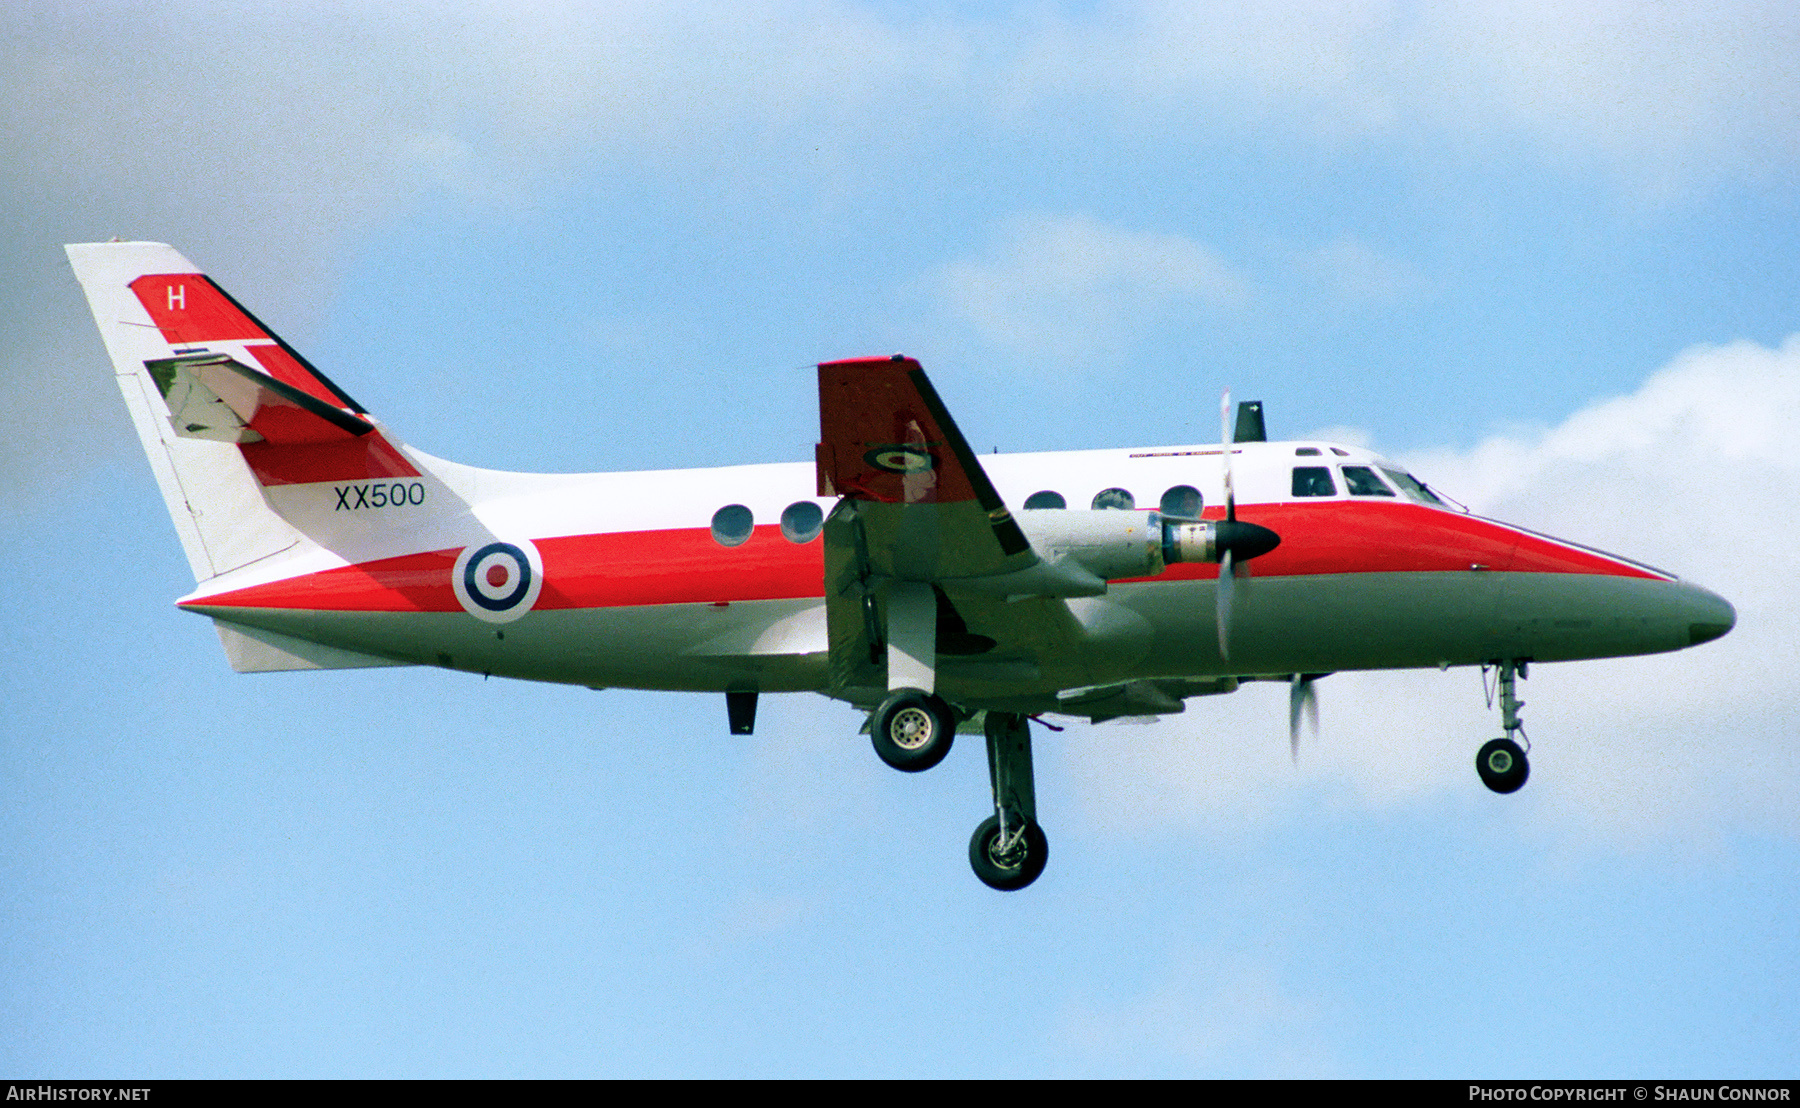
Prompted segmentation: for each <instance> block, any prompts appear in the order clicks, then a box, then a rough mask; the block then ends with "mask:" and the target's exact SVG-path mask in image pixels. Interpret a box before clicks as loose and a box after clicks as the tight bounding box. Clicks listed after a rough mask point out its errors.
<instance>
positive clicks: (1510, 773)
mask: <svg viewBox="0 0 1800 1108" xmlns="http://www.w3.org/2000/svg"><path fill="white" fill-rule="evenodd" d="M1526 671H1527V663H1525V662H1513V661H1505V662H1501V663H1500V681H1499V693H1500V726H1501V727H1502V728H1504V729H1505V731H1506V734H1505V735H1504V736H1503V737H1501V738H1498V739H1490V740H1488V741H1487V742H1486V743H1483V744H1482V747H1481V750H1480V751H1479V752H1478V753H1477V754H1476V755H1475V772H1476V773H1478V774H1480V775H1481V783H1482V784H1483V785H1486V786H1487V787H1488V788H1490V789H1492V790H1494V791H1495V792H1497V793H1514V792H1518V791H1519V789H1521V788H1522V787H1524V785H1525V779H1526V778H1528V777H1530V776H1531V763H1530V762H1529V761H1527V760H1526V758H1525V750H1526V748H1528V747H1529V746H1530V745H1531V740H1530V739H1529V738H1526V737H1525V725H1524V723H1523V722H1521V721H1520V719H1519V709H1520V708H1523V707H1524V706H1525V702H1524V701H1523V700H1520V699H1519V696H1518V691H1517V688H1516V686H1515V684H1514V677H1515V676H1517V677H1524V676H1526ZM1484 675H1485V667H1484ZM1514 735H1517V736H1518V737H1519V738H1521V739H1525V744H1524V746H1521V745H1520V744H1519V743H1518V742H1516V741H1514V739H1513V736H1514Z"/></svg>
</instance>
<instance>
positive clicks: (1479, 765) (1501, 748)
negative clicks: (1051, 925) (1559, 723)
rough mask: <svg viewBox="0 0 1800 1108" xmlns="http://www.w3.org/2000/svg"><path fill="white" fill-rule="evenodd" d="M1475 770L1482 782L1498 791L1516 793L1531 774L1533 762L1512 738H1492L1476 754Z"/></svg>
mask: <svg viewBox="0 0 1800 1108" xmlns="http://www.w3.org/2000/svg"><path fill="white" fill-rule="evenodd" d="M1475 772H1476V773H1478V774H1480V775H1481V783H1482V784H1483V785H1486V786H1487V787H1488V788H1490V789H1492V790H1494V791H1495V792H1497V793H1516V792H1518V791H1519V789H1521V788H1522V787H1524V784H1525V779H1526V778H1527V777H1530V776H1531V763H1530V762H1528V761H1526V760H1525V752H1524V751H1523V750H1521V749H1519V744H1518V743H1516V742H1513V741H1512V740H1511V739H1491V740H1489V741H1488V742H1486V743H1484V744H1483V745H1482V747H1481V750H1480V752H1479V753H1477V754H1476V755H1475Z"/></svg>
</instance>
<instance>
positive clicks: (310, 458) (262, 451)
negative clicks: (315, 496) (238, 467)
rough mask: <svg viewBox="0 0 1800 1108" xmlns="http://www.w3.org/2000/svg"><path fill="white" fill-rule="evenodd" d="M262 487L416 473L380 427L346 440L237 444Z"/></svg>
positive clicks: (418, 474)
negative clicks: (379, 429)
mask: <svg viewBox="0 0 1800 1108" xmlns="http://www.w3.org/2000/svg"><path fill="white" fill-rule="evenodd" d="M238 449H239V450H240V451H242V452H243V455H244V461H246V462H248V463H249V464H250V471H251V472H252V473H254V474H255V475H256V479H257V481H258V482H260V483H261V484H262V485H263V487H265V488H267V487H269V486H271V485H311V484H316V483H317V482H320V481H362V480H374V479H379V478H382V477H418V476H420V473H419V471H418V469H417V468H416V467H414V466H413V464H412V463H411V462H409V461H407V460H406V456H405V455H404V454H402V453H400V451H398V450H396V449H395V448H394V445H393V444H392V443H390V442H388V440H387V439H386V438H384V437H383V436H382V434H381V432H380V431H371V432H369V433H368V434H366V435H363V436H362V437H360V438H355V439H350V440H349V441H347V442H312V443H300V444H293V445H283V444H280V443H273V442H251V443H245V444H243V445H242V446H240V447H238Z"/></svg>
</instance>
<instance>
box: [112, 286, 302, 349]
mask: <svg viewBox="0 0 1800 1108" xmlns="http://www.w3.org/2000/svg"><path fill="white" fill-rule="evenodd" d="M131 291H132V292H134V293H137V298H138V300H139V301H140V302H141V303H142V304H143V305H144V310H145V311H147V312H149V313H150V321H151V322H152V323H154V324H156V326H157V329H158V330H160V331H161V332H162V333H163V338H164V339H165V340H166V341H167V342H168V344H169V345H170V346H187V345H189V344H192V343H198V342H230V341H236V340H240V339H266V338H268V337H269V334H268V332H267V331H265V330H263V328H262V327H261V326H260V325H259V324H257V322H256V321H255V320H253V319H251V318H250V317H249V316H248V315H246V314H245V313H244V312H243V311H241V310H239V309H238V307H237V306H236V305H235V304H232V303H231V302H230V301H228V300H226V299H225V298H224V297H223V296H221V295H219V289H218V286H216V285H214V284H213V283H212V282H211V281H209V280H207V279H206V277H205V276H204V275H203V274H199V273H147V274H145V275H144V276H142V277H139V278H138V279H137V280H135V281H133V282H131Z"/></svg>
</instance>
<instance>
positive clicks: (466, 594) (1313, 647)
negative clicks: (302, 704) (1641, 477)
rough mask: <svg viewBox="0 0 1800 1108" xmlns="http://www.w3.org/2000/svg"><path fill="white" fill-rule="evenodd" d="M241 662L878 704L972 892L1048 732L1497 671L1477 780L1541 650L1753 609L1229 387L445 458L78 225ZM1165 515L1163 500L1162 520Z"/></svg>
mask: <svg viewBox="0 0 1800 1108" xmlns="http://www.w3.org/2000/svg"><path fill="white" fill-rule="evenodd" d="M66 250H67V253H68V257H69V261H70V264H71V265H72V267H73V268H74V271H75V275H76V277H77V279H78V280H79V281H80V283H81V286H82V288H83V289H84V291H85V292H86V294H87V298H88V301H89V305H90V307H91V308H92V309H93V314H94V319H95V321H96V323H97V324H98V326H99V330H100V333H101V336H102V338H103V340H104V342H105V345H106V349H107V353H108V355H109V356H110V358H111V360H112V363H113V367H114V371H115V373H116V375H117V381H118V385H119V388H120V390H121V392H122V393H123V394H124V398H125V403H126V407H127V408H128V409H129V410H130V413H131V417H132V420H133V423H134V424H135V426H136V428H137V432H138V435H139V437H140V438H141V440H142V443H143V447H144V451H145V454H146V456H147V457H148V458H149V461H150V467H151V470H152V472H153V473H154V474H155V477H156V481H157V484H158V486H159V487H160V489H161V491H162V494H163V499H164V501H165V503H166V504H167V507H168V509H169V515H170V517H171V519H172V520H173V521H174V523H175V529H176V531H177V533H178V534H179V536H180V538H181V543H182V548H183V550H184V551H185V552H186V554H187V558H188V562H189V564H190V565H191V567H192V569H193V572H194V579H195V588H194V590H193V591H192V592H189V593H188V594H187V595H185V596H183V597H181V598H180V599H179V600H177V601H176V604H177V606H179V607H180V608H181V609H183V610H184V611H188V612H193V613H196V614H198V615H202V616H205V617H208V618H210V619H211V620H212V621H213V624H214V627H215V628H216V630H217V632H218V636H219V639H220V641H221V643H222V644H223V646H224V650H225V655H226V658H227V660H228V661H229V662H230V664H231V666H232V667H233V668H234V669H236V670H237V671H239V672H265V671H278V670H307V669H340V668H352V667H361V666H398V665H424V666H439V667H442V668H445V669H452V670H460V671H464V672H468V673H479V674H482V675H484V676H485V675H499V676H505V677H513V678H521V679H526V680H535V681H552V682H561V683H564V684H570V685H581V686H587V687H590V688H595V689H601V688H630V689H664V690H688V691H696V692H707V693H713V694H723V695H724V698H725V706H726V722H727V724H728V727H729V730H730V732H731V733H732V734H750V733H752V732H753V730H754V727H755V718H756V705H757V698H758V696H759V695H760V694H762V693H780V692H802V691H804V692H814V693H822V694H824V695H826V696H828V697H832V698H834V699H837V700H840V701H844V702H847V703H849V704H851V705H854V706H855V707H856V708H858V709H861V710H863V711H865V712H866V713H867V714H868V724H867V731H868V733H869V735H870V738H871V741H872V743H873V746H874V748H875V752H876V754H877V755H878V756H879V757H880V758H881V760H882V761H884V762H886V763H887V764H888V765H890V766H893V767H894V768H895V769H899V770H903V771H908V772H918V771H921V770H925V769H929V768H931V767H932V766H934V765H936V764H938V763H939V762H940V761H942V760H943V758H944V756H945V754H947V753H948V752H949V750H950V747H951V743H952V741H953V739H954V738H955V736H956V735H957V734H958V733H969V734H981V735H983V736H984V738H985V741H986V744H987V756H988V770H989V782H990V785H991V786H992V799H993V814H992V815H990V816H988V817H987V818H986V819H985V820H984V821H983V822H982V823H981V824H980V826H979V827H978V828H977V829H976V831H975V834H974V835H973V836H972V838H971V840H970V844H969V858H970V864H971V866H972V868H973V869H974V870H975V873H976V876H977V877H978V878H979V879H980V880H981V881H982V882H984V883H985V884H987V885H988V886H990V887H992V888H995V889H1000V890H1015V889H1020V888H1024V887H1025V886H1027V885H1030V884H1031V883H1032V882H1033V881H1034V880H1036V879H1037V878H1038V876H1039V875H1040V874H1041V873H1042V872H1043V870H1044V866H1045V863H1046V861H1047V859H1048V854H1049V844H1048V840H1047V838H1046V836H1045V834H1044V831H1043V829H1042V827H1040V826H1039V823H1038V817H1037V803H1036V793H1035V788H1034V779H1033V772H1032V754H1031V749H1032V748H1031V731H1030V724H1031V723H1032V722H1037V723H1039V724H1043V725H1047V726H1051V727H1053V728H1056V729H1059V730H1060V729H1061V728H1060V727H1058V726H1057V725H1056V724H1054V723H1051V721H1050V720H1049V719H1046V718H1045V717H1060V718H1071V719H1086V720H1089V721H1093V722H1099V721H1104V720H1110V719H1117V718H1120V717H1132V716H1162V715H1169V714H1174V713H1178V712H1181V711H1182V710H1183V709H1184V707H1185V701H1186V700H1187V699H1189V698H1191V697H1201V696H1213V695H1221V694H1227V693H1231V692H1234V691H1235V690H1237V689H1238V688H1240V687H1241V686H1242V685H1243V684H1244V683H1246V682H1250V681H1280V682H1285V683H1286V684H1287V685H1288V687H1289V739H1290V742H1291V743H1293V744H1295V749H1296V752H1297V744H1298V741H1299V734H1300V721H1301V718H1302V716H1311V717H1312V718H1313V721H1314V726H1315V727H1316V711H1317V700H1316V693H1315V692H1314V689H1313V685H1314V682H1316V681H1317V680H1318V679H1320V678H1321V677H1323V676H1326V675H1329V674H1331V673H1335V672H1341V671H1346V670H1379V669H1403V668H1414V667H1437V668H1439V669H1447V668H1449V667H1451V666H1479V667H1482V674H1483V679H1484V688H1486V687H1487V685H1486V680H1487V675H1488V673H1489V672H1490V670H1491V671H1493V672H1494V674H1495V680H1494V685H1493V692H1496V693H1497V694H1498V699H1499V703H1500V712H1501V729H1502V732H1503V734H1502V735H1501V736H1500V737H1498V738H1495V739H1492V740H1490V741H1488V742H1487V743H1485V744H1484V745H1482V746H1481V748H1480V749H1479V751H1478V752H1477V754H1476V770H1477V773H1478V775H1479V777H1480V779H1481V780H1482V782H1483V783H1484V784H1485V785H1486V786H1487V787H1488V788H1489V789H1492V790H1493V791H1495V792H1497V793H1510V792H1514V791H1516V790H1517V789H1518V788H1520V787H1521V786H1522V785H1524V783H1525V781H1526V778H1527V777H1528V775H1529V772H1530V767H1529V763H1528V760H1527V754H1526V750H1527V747H1528V745H1529V740H1528V739H1526V736H1525V734H1524V728H1523V723H1522V721H1521V718H1520V712H1519V709H1520V708H1521V707H1522V706H1523V702H1522V701H1521V700H1519V698H1518V694H1517V684H1516V682H1517V681H1518V680H1519V679H1522V678H1524V677H1526V676H1527V673H1528V667H1529V666H1530V665H1531V664H1533V663H1539V664H1541V663H1548V662H1561V661H1572V660H1578V659H1587V658H1607V657H1619V656H1625V655H1636V654H1651V653H1657V652H1662V651H1672V650H1679V649H1683V648H1686V647H1690V646H1694V645H1698V644H1700V643H1704V642H1707V641H1710V640H1712V639H1716V638H1718V637H1719V636H1721V635H1723V634H1725V633H1726V632H1727V631H1729V630H1730V629H1731V628H1732V626H1733V625H1734V623H1735V622H1736V618H1737V617H1736V613H1735V611H1734V609H1733V608H1732V606H1731V605H1730V603H1728V602H1727V601H1726V600H1724V599H1723V598H1721V597H1719V596H1718V595H1716V594H1714V593H1712V592H1710V591H1708V590H1706V589H1704V588H1701V587H1700V586H1698V585H1694V584H1691V583H1688V582H1686V581H1682V580H1680V579H1678V578H1677V577H1676V576H1675V575H1674V574H1671V573H1667V572H1664V571H1662V570H1659V569H1655V568H1653V567H1650V566H1647V565H1644V564H1642V563H1639V562H1636V561H1632V560H1630V559H1628V558H1623V557H1620V556H1617V555H1613V554H1607V553H1604V552H1602V551H1598V550H1594V549H1591V548H1589V547H1586V546H1582V545H1580V544H1578V543H1573V542H1568V541H1565V540H1562V539H1557V538H1552V537H1550V536H1547V535H1542V534H1538V533H1536V532H1533V531H1530V530H1527V529H1525V528H1522V527H1515V526H1511V525H1508V524H1505V523H1501V522H1498V521H1495V520H1490V519H1485V518H1482V517H1480V516H1476V515H1473V514H1471V513H1469V512H1468V511H1466V510H1459V509H1458V508H1457V507H1454V506H1452V505H1451V504H1450V503H1448V502H1446V499H1445V498H1443V497H1441V496H1440V495H1439V494H1438V493H1436V492H1435V491H1434V490H1432V489H1431V488H1430V487H1429V486H1427V485H1426V484H1425V483H1423V482H1421V481H1419V480H1418V479H1417V478H1415V477H1414V476H1412V475H1411V474H1409V473H1407V472H1406V471H1405V469H1403V468H1402V467H1400V466H1398V465H1396V464H1394V463H1393V462H1390V461H1388V460H1387V459H1384V458H1382V457H1380V456H1379V455H1377V454H1374V453H1372V452H1370V451H1368V450H1365V449H1362V448H1360V447H1356V446H1350V445H1344V444H1340V443H1331V442H1318V441H1300V442H1270V441H1267V435H1266V432H1265V430H1264V422H1263V416H1262V409H1261V405H1260V404H1259V403H1255V402H1247V403H1245V404H1242V405H1239V406H1238V408H1237V409H1236V415H1237V420H1236V422H1235V424H1232V423H1231V422H1230V417H1231V414H1232V408H1231V405H1230V402H1229V394H1227V395H1226V397H1225V399H1224V400H1223V401H1222V402H1221V434H1220V439H1219V441H1218V442H1216V443H1203V444H1198V445H1187V446H1171V447H1149V448H1139V449H1121V450H1080V451H1071V452H1059V453H1033V454H1008V455H1002V454H993V455H989V456H981V457H978V456H977V455H976V454H975V452H974V451H973V450H971V449H970V447H969V442H968V439H967V438H966V436H964V435H963V433H962V432H961V431H960V430H959V429H958V427H957V425H956V423H955V421H954V420H953V419H952V418H951V416H950V413H949V411H948V410H947V409H946V408H945V406H944V404H943V401H942V400H941V399H940V398H939V396H938V394H937V392H936V391H935V389H934V388H933V386H932V385H931V382H930V381H929V379H928V378H927V377H926V375H925V372H924V370H923V369H922V368H921V367H920V365H919V363H918V362H917V361H915V360H913V359H911V358H908V357H905V356H903V355H898V354H896V355H893V356H891V357H875V358H856V359H849V360H844V361H833V362H825V363H823V364H820V365H819V367H818V382H819V419H820V439H819V442H818V444H817V446H816V449H815V455H814V458H813V460H812V462H810V463H807V462H795V463H787V464H769V465H740V466H729V467H725V468H715V469H691V470H664V471H651V472H627V473H594V474H572V475H549V474H526V473H505V472H498V471H494V470H486V469H476V468H473V467H470V466H464V465H458V464H456V463H453V462H448V461H444V460H442V459H439V458H435V457H432V456H430V455H428V454H425V453H423V452H422V451H419V450H416V449H414V448H412V447H410V446H407V445H406V444H405V443H403V442H402V441H400V440H399V439H398V438H397V437H396V436H394V435H393V433H392V432H390V431H389V429H388V427H387V426H386V425H385V424H384V423H382V422H381V420H380V419H378V418H377V417H376V416H374V415H373V414H371V413H369V412H368V411H367V410H365V409H364V408H363V407H362V406H361V405H359V404H357V403H356V402H355V401H354V400H352V399H351V398H350V396H349V395H348V394H346V393H345V392H344V391H343V390H342V389H340V388H339V387H338V386H337V385H335V384H334V383H333V382H332V381H331V380H330V378H328V377H326V376H325V374H324V373H322V372H320V370H319V369H318V368H317V367H315V366H314V365H313V364H312V363H311V362H309V361H307V360H306V358H304V357H303V356H302V355H301V354H300V353H298V352H297V351H295V350H294V349H293V348H292V347H291V346H289V345H288V344H287V343H286V342H285V341H283V340H282V339H281V338H280V337H279V336H278V335H276V334H275V333H274V332H273V331H271V330H269V328H267V327H266V326H264V325H263V324H262V323H261V322H260V321H259V320H258V319H257V318H256V317H255V316H253V315H251V314H250V312H249V311H247V310H246V309H245V308H244V307H243V306H241V305H240V304H239V303H238V302H237V301H236V300H235V299H233V298H232V297H231V296H230V294H228V293H227V292H226V291H225V290H224V289H223V288H221V287H220V286H219V285H217V284H216V283H214V282H213V281H211V280H210V279H208V278H207V277H206V276H205V275H204V274H203V273H202V272H201V271H200V270H198V269H197V268H196V267H195V266H194V265H193V264H191V263H190V262H189V261H188V260H187V259H186V258H184V257H182V256H181V255H180V254H179V253H177V252H176V251H175V250H174V249H173V248H172V247H170V246H167V245H164V244H161V243H152V242H120V241H117V240H115V241H112V242H106V243H88V244H78V245H71V246H68V247H66ZM1151 505H1154V507H1152V506H1151Z"/></svg>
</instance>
